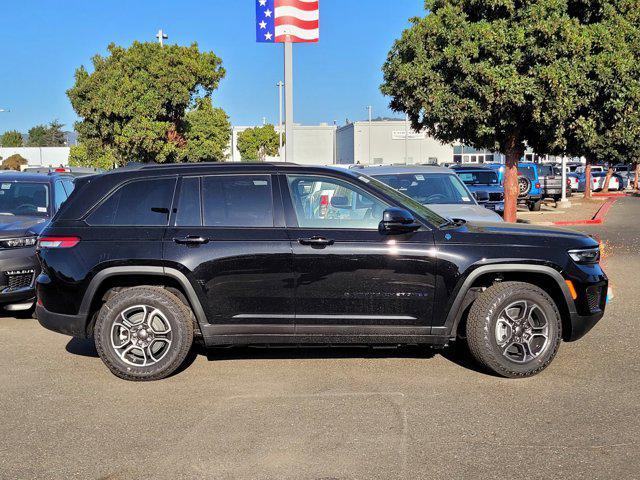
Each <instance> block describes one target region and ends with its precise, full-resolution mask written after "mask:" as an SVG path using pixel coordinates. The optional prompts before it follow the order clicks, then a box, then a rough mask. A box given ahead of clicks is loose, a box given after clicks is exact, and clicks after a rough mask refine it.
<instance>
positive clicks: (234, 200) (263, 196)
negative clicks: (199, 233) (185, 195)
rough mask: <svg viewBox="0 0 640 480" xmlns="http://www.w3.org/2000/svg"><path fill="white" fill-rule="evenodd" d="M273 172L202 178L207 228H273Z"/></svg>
mask: <svg viewBox="0 0 640 480" xmlns="http://www.w3.org/2000/svg"><path fill="white" fill-rule="evenodd" d="M271 188H272V187H271V176H270V175H211V176H206V177H202V217H203V223H204V226H206V227H273V195H272V192H271Z"/></svg>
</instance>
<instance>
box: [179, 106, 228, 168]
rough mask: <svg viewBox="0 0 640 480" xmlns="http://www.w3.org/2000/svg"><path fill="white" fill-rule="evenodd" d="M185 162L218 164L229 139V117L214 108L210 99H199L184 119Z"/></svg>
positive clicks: (222, 158) (222, 157)
mask: <svg viewBox="0 0 640 480" xmlns="http://www.w3.org/2000/svg"><path fill="white" fill-rule="evenodd" d="M184 136H185V138H186V141H187V145H186V152H185V153H186V160H187V161H189V162H220V161H223V160H224V158H225V150H226V149H227V147H228V145H229V139H230V138H231V124H230V123H229V117H228V116H227V114H226V113H225V111H224V110H222V109H221V108H214V107H213V105H212V104H211V99H210V98H201V99H198V101H197V106H196V108H195V109H193V110H191V111H189V112H187V114H186V117H185V134H184Z"/></svg>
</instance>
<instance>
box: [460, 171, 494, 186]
mask: <svg viewBox="0 0 640 480" xmlns="http://www.w3.org/2000/svg"><path fill="white" fill-rule="evenodd" d="M456 173H457V174H458V177H460V180H462V181H463V182H464V183H466V184H467V185H498V174H497V173H496V172H494V171H491V170H489V171H478V172H456Z"/></svg>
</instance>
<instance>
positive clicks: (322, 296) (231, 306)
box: [37, 163, 607, 380]
mask: <svg viewBox="0 0 640 480" xmlns="http://www.w3.org/2000/svg"><path fill="white" fill-rule="evenodd" d="M38 245H39V247H38V255H39V258H40V261H41V264H42V273H41V274H40V275H39V277H38V279H37V290H38V306H37V317H38V320H39V321H40V323H41V324H42V325H43V326H45V327H46V328H49V329H51V330H55V331H58V332H62V333H65V334H68V335H73V336H77V337H93V338H94V339H95V344H96V348H97V350H98V353H99V355H100V357H101V358H102V360H103V361H104V362H105V363H106V365H107V366H108V367H109V368H110V369H111V371H112V372H113V373H114V374H116V375H118V376H120V377H122V378H126V379H130V380H152V379H159V378H163V377H165V376H167V375H169V374H171V373H172V372H173V371H175V370H176V368H178V366H179V365H180V364H181V363H182V362H183V361H184V359H185V357H186V355H187V353H188V352H189V349H190V348H191V345H192V342H193V340H194V338H196V339H199V340H200V341H201V342H203V343H204V345H205V346H214V345H233V344H286V343H293V344H305V343H314V344H318V343H327V344H339V343H359V344H389V343H392V344H406V343H410V344H429V345H434V346H445V345H447V344H449V343H450V342H451V341H453V340H456V339H464V340H466V342H467V343H468V345H469V347H470V350H471V352H472V354H473V355H474V356H475V358H476V359H477V360H479V361H480V362H481V363H482V364H484V365H485V366H486V367H488V368H489V369H491V370H493V371H494V372H497V373H498V374H500V375H503V376H506V377H524V376H530V375H533V374H536V373H538V372H540V371H541V370H543V369H544V368H545V367H546V366H547V365H548V364H549V363H550V362H551V360H552V359H553V358H554V356H555V354H556V352H557V350H558V347H559V344H560V341H561V339H565V340H575V339H577V338H580V337H581V336H582V335H584V334H585V333H586V332H587V331H588V330H589V329H591V327H593V325H594V324H595V323H596V322H597V321H598V320H599V319H600V318H601V317H602V316H603V313H604V308H605V302H606V293H607V277H606V276H605V274H604V273H603V271H602V270H601V269H600V266H599V265H598V260H599V248H598V244H597V242H595V241H594V240H593V239H592V238H590V237H588V236H586V235H582V234H580V233H576V232H572V231H568V230H561V229H551V228H536V227H532V226H529V225H520V224H509V225H506V224H503V223H482V224H480V223H478V224H470V223H465V222H464V221H463V220H450V219H445V218H442V217H440V216H439V215H437V214H435V213H434V212H432V211H431V210H429V209H428V208H427V207H425V206H424V205H421V204H419V203H417V202H415V201H413V200H412V199H410V198H409V197H406V196H405V195H403V194H401V193H399V192H398V191H396V190H394V189H392V188H390V187H388V186H386V185H384V184H383V183H380V182H378V181H376V180H374V179H372V178H370V177H367V176H365V175H362V174H361V173H358V171H357V170H353V171H346V170H338V169H332V168H322V167H303V166H297V165H292V164H229V163H227V164H191V165H167V166H155V165H154V166H146V167H140V168H137V169H131V170H129V169H124V170H118V171H114V172H113V173H108V174H104V175H100V176H97V177H85V178H79V179H77V180H76V189H75V191H74V192H73V194H72V196H71V197H70V199H69V201H67V202H66V203H65V204H64V205H63V206H62V209H61V210H60V211H59V212H58V215H57V216H56V217H55V218H54V219H53V222H52V223H51V224H50V225H49V227H48V228H47V229H46V230H45V231H44V232H43V234H42V236H41V237H40V239H39V243H38Z"/></svg>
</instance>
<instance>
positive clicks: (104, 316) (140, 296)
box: [93, 286, 194, 381]
mask: <svg viewBox="0 0 640 480" xmlns="http://www.w3.org/2000/svg"><path fill="white" fill-rule="evenodd" d="M138 307H142V308H141V309H139V308H138ZM145 308H147V310H144V309H145ZM149 309H153V310H151V312H153V311H155V310H156V309H157V310H158V312H159V314H156V315H155V318H156V321H160V322H162V323H161V325H163V324H164V325H163V327H164V328H165V332H160V333H156V332H153V329H149V328H146V329H145V334H144V338H145V339H147V341H148V340H149V338H151V339H152V340H151V343H150V344H149V345H148V350H146V349H145V350H143V349H140V348H137V347H133V348H132V350H133V351H135V352H137V357H138V358H139V357H141V356H144V360H140V361H141V362H144V363H142V364H138V363H135V362H133V363H132V362H131V361H127V358H128V359H129V360H131V359H133V360H134V361H135V360H136V354H134V353H129V354H125V355H123V356H121V355H119V354H118V353H117V351H116V348H115V346H114V339H116V333H114V332H115V329H119V328H121V327H119V326H117V325H116V326H114V324H116V323H119V324H121V323H122V321H121V319H122V316H121V314H123V313H126V312H132V315H138V318H140V315H142V318H149V317H151V316H152V314H151V313H147V312H149ZM147 315H149V317H147ZM149 321H150V322H151V320H149ZM144 324H145V323H144V320H141V323H140V324H138V323H136V324H134V325H133V326H132V327H131V329H129V330H127V332H128V335H127V338H128V340H127V342H129V343H125V342H123V345H128V344H132V342H131V340H132V338H133V337H134V333H135V336H137V340H136V341H140V339H142V333H141V332H139V330H138V331H137V332H134V330H133V328H134V327H136V328H138V329H139V328H140V326H141V325H144ZM167 326H168V327H170V329H166V327H167ZM193 330H194V325H193V320H192V314H191V311H190V309H189V307H187V306H186V305H185V304H184V303H183V302H182V301H180V299H179V298H178V297H177V296H175V295H174V294H172V293H171V292H169V291H167V290H165V289H163V288H160V287H153V286H140V287H132V288H127V289H125V290H122V291H120V292H118V293H116V294H115V295H113V296H112V297H111V298H109V300H108V301H107V302H106V303H105V304H104V305H103V306H102V309H101V310H100V312H99V314H98V318H97V320H96V324H95V327H94V330H93V333H94V339H95V344H96V350H97V351H98V355H100V358H101V359H102V361H103V362H104V363H105V365H106V366H107V367H108V368H109V370H111V372H112V373H113V374H114V375H116V376H118V377H120V378H123V379H125V380H135V381H146V380H159V379H161V378H165V377H167V376H169V375H171V374H172V373H173V372H174V371H175V370H176V369H177V368H178V367H179V366H180V365H181V364H182V363H183V362H184V360H185V358H186V357H187V354H188V353H189V350H190V349H191V345H192V344H193ZM147 331H148V332H151V333H146V332H147ZM132 332H133V333H132ZM138 333H140V335H137V334H138ZM154 333H155V335H157V336H158V337H160V336H164V337H167V338H169V340H170V343H167V342H162V341H158V339H156V340H155V341H154V340H153V334H154ZM120 335H122V333H121V334H120ZM169 336H170V337H169ZM117 340H122V338H121V337H118V338H117ZM163 345H164V346H163ZM157 347H159V349H160V351H159V352H160V354H162V356H161V355H160V354H158V356H159V357H160V356H161V358H159V359H158V360H157V361H155V362H154V363H153V364H149V365H147V364H146V363H147V361H148V360H147V359H148V356H147V353H149V351H150V350H151V349H152V348H157ZM124 350H126V348H125V349H124ZM140 354H142V355H140ZM127 356H128V357H127ZM151 358H153V352H151ZM154 360H155V359H154ZM149 362H151V360H149Z"/></svg>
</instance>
